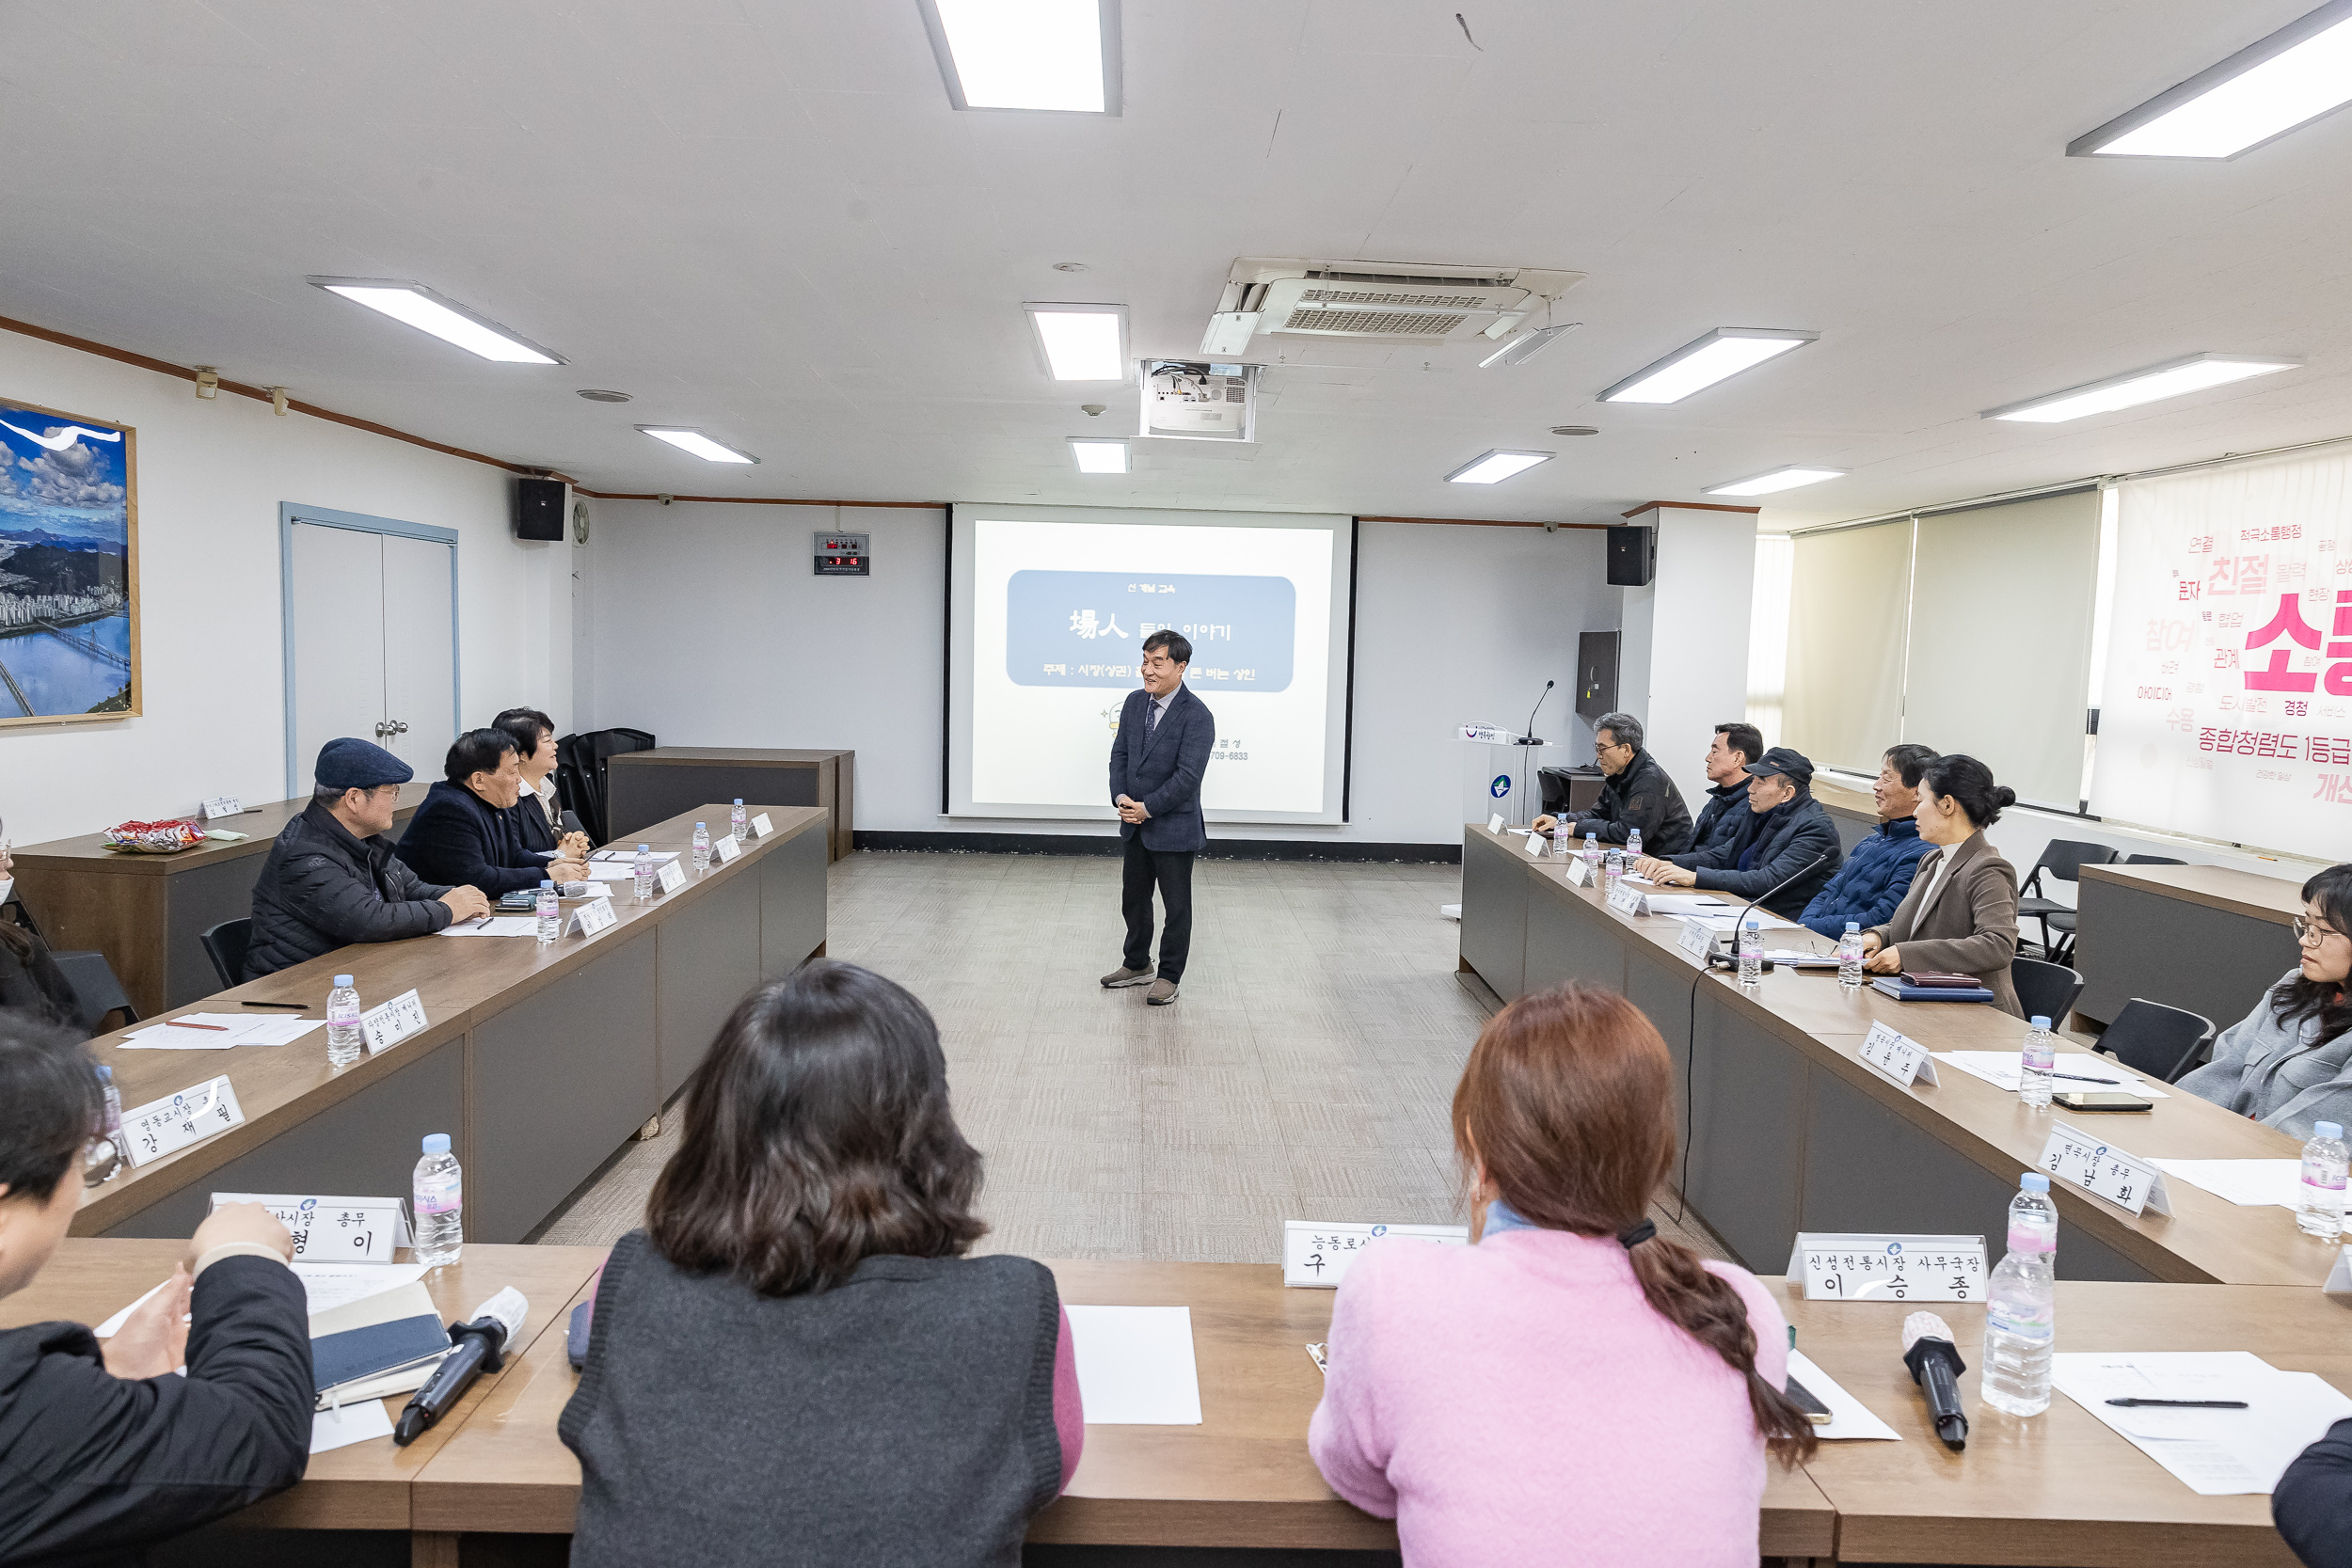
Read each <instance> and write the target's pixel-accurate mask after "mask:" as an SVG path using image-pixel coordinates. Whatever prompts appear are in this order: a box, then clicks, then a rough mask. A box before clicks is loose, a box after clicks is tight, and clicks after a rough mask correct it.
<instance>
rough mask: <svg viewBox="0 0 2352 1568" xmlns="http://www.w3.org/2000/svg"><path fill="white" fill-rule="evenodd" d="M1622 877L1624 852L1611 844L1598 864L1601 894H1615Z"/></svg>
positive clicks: (1623, 873) (1623, 872) (1623, 874)
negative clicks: (1606, 853) (1605, 855)
mask: <svg viewBox="0 0 2352 1568" xmlns="http://www.w3.org/2000/svg"><path fill="white" fill-rule="evenodd" d="M1624 876H1625V851H1624V850H1622V849H1620V848H1618V847H1616V846H1615V845H1611V846H1610V847H1609V853H1608V855H1607V857H1606V858H1604V859H1603V860H1602V861H1601V863H1600V887H1601V891H1602V892H1603V893H1614V892H1616V891H1617V883H1618V881H1619V880H1620V879H1622V878H1623V877H1624Z"/></svg>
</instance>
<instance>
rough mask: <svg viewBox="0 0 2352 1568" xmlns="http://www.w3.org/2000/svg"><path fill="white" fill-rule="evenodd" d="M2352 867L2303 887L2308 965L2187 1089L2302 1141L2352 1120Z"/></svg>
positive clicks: (2236, 1031)
mask: <svg viewBox="0 0 2352 1568" xmlns="http://www.w3.org/2000/svg"><path fill="white" fill-rule="evenodd" d="M2347 932H2352V865H2331V866H2329V867H2328V869H2327V870H2325V871H2323V872H2321V873H2320V874H2319V875H2318V876H2316V877H2313V878H2312V879H2311V880H2310V881H2308V882H2305V883H2304V884H2303V912H2302V913H2301V914H2298V915H2296V917H2295V940H2296V942H2298V943H2300V944H2301V946H2302V949H2303V961H2302V963H2300V964H2299V965H2297V966H2296V968H2294V969H2290V970H2288V971H2287V972H2286V974H2283V975H2281V976H2280V979H2279V983H2278V984H2277V985H2275V986H2272V987H2271V988H2270V989H2269V990H2267V991H2265V992H2264V993H2263V998H2262V1000H2261V1001H2259V1002H2257V1003H2256V1004H2255V1005H2254V1010H2253V1011H2252V1012H2250V1013H2248V1014H2247V1015H2246V1016H2245V1017H2244V1018H2242V1019H2240V1020H2238V1021H2237V1022H2235V1023H2233V1024H2232V1025H2231V1026H2230V1027H2229V1028H2228V1029H2226V1030H2224V1031H2223V1032H2222V1035H2221V1037H2220V1038H2219V1039H2217V1040H2216V1041H2214V1043H2213V1060H2212V1061H2210V1062H2208V1063H2206V1064H2205V1065H2204V1066H2203V1067H2201V1068H2199V1069H2197V1070H2196V1071H2194V1072H2192V1073H2190V1074H2189V1075H2188V1076H2187V1077H2185V1078H2183V1079H2182V1080H2181V1083H2180V1086H2181V1087H2182V1088H2185V1089H2186V1090H2187V1091H2188V1092H2189V1093H2191V1094H2193V1095H2196V1096H2197V1097H2199V1098H2200V1099H2202V1100H2210V1101H2213V1102H2214V1103H2215V1104H2216V1105H2226V1106H2228V1107H2229V1108H2230V1109H2231V1110H2233V1111H2235V1112H2236V1113H2238V1115H2240V1116H2244V1117H2253V1118H2254V1119H2255V1120H2256V1121H2259V1122H2261V1123H2262V1124H2263V1125H2264V1126H2265V1127H2276V1128H2278V1129H2279V1130H2280V1132H2287V1133H2290V1134H2292V1135H2293V1136H2295V1137H2297V1138H2308V1137H2310V1136H2311V1135H2312V1123H2313V1122H2315V1121H2334V1122H2342V1121H2346V1120H2352V1006H2348V1005H2347V1004H2346V1002H2345V999H2344V978H2345V976H2347V975H2352V935H2347V934H2346V933H2347Z"/></svg>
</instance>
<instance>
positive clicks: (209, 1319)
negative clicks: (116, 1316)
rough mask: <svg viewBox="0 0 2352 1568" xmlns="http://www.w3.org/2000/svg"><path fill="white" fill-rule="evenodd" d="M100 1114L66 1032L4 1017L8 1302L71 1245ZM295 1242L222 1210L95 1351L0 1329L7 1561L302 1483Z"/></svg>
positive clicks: (306, 1400) (0, 1164) (303, 1382)
mask: <svg viewBox="0 0 2352 1568" xmlns="http://www.w3.org/2000/svg"><path fill="white" fill-rule="evenodd" d="M99 1112H100V1100H99V1090H98V1078H97V1070H96V1069H95V1067H94V1066H93V1064H92V1063H91V1061H90V1059H89V1057H88V1055H87V1053H85V1052H84V1051H83V1049H82V1047H81V1046H80V1044H79V1043H77V1042H76V1040H75V1038H74V1037H73V1036H72V1034H70V1033H68V1032H67V1031H65V1030H62V1029H58V1028H56V1027H55V1026H54V1025H50V1024H45V1023H40V1022H35V1021H33V1020H30V1019H26V1018H24V1017H22V1016H13V1015H8V1014H0V1296H6V1295H9V1294H11V1293H13V1292H15V1291H21V1290H23V1289H24V1287H25V1286H26V1285H29V1284H30V1283H32V1280H33V1276H34V1275H36V1274H38V1273H40V1268H41V1266H42V1265H43V1264H44V1263H46V1262H48V1261H49V1259H50V1256H51V1255H52V1254H54V1253H55V1252H56V1250H57V1246H58V1243H60V1242H62V1241H63V1240H64V1239H65V1233H66V1228H67V1227H68V1226H69V1225H71V1224H72V1220H73V1211H74V1209H75V1208H76V1207H77V1206H78V1205H79V1204H80V1201H81V1197H82V1182H81V1170H80V1165H81V1157H82V1146H83V1145H84V1144H85V1143H87V1141H88V1139H89V1135H90V1133H91V1132H92V1131H93V1130H94V1129H95V1128H96V1126H97V1124H98V1117H99ZM293 1252H294V1242H293V1240H292V1238H290V1237H289V1236H288V1235H287V1234H286V1227H284V1226H282V1225H280V1224H278V1221H277V1220H276V1219H274V1218H273V1217H271V1215H270V1213H269V1212H268V1211H267V1210H265V1209H263V1208H262V1207H261V1206H260V1205H259V1204H252V1203H230V1204H223V1205H222V1206H221V1207H220V1208H218V1209H215V1211H213V1213H212V1215H211V1216H210V1217H209V1218H207V1219H206V1220H205V1222H204V1223H203V1224H202V1225H200V1226H199V1227H197V1231H196V1238H195V1240H194V1241H193V1242H191V1243H189V1253H188V1257H187V1259H185V1260H184V1261H183V1263H182V1264H181V1265H180V1267H179V1268H178V1269H177V1270H175V1271H174V1273H173V1275H172V1277H171V1278H170V1279H169V1280H167V1282H166V1283H165V1284H164V1286H163V1288H162V1289H160V1290H158V1291H155V1293H154V1294H152V1295H151V1296H150V1297H148V1298H147V1300H146V1301H145V1302H143V1303H142V1304H140V1306H139V1307H137V1308H136V1309H135V1310H134V1311H133V1312H132V1313H131V1315H130V1317H129V1318H128V1319H127V1320H126V1321H125V1322H124V1323H123V1324H122V1326H121V1328H120V1329H119V1330H118V1331H117V1332H116V1334H115V1335H114V1337H113V1338H110V1339H108V1340H107V1341H106V1342H105V1344H104V1345H103V1347H102V1346H101V1345H100V1343H99V1341H98V1340H97V1338H95V1337H94V1336H92V1334H91V1333H90V1331H89V1330H88V1329H87V1328H85V1327H84V1326H82V1325H81V1324H80V1323H32V1324H29V1325H27V1326H25V1327H23V1328H11V1329H7V1330H0V1562H10V1563H15V1562H24V1563H31V1562H43V1563H68V1562H71V1563H91V1562H103V1561H114V1560H119V1559H121V1558H123V1557H126V1556H129V1555H130V1554H133V1553H135V1552H136V1551H137V1550H138V1549H139V1548H140V1547H143V1546H146V1545H149V1544H153V1543H155V1542H159V1541H163V1540H166V1539H167V1538H168V1537H171V1536H174V1535H178V1534H180V1533H181V1532H182V1531H183V1530H189V1529H193V1528H196V1527H197V1526H199V1525H203V1524H208V1523H210V1522H211V1521H213V1520H215V1519H218V1518H221V1517H222V1516H224V1515H226V1514H230V1513H235V1512H236V1511H237V1510H238V1509H241V1508H244V1507H246V1505H247V1504H249V1503H254V1502H258V1501H260V1500H261V1499H262V1498H263V1497H269V1496H270V1495H271V1494H273V1493H276V1492H282V1491H284V1490H285V1489H286V1488H287V1487H289V1486H292V1485H293V1484H294V1482H295V1481H300V1480H301V1479H302V1472H303V1469H304V1467H305V1466H307V1465H309V1464H310V1407H311V1404H312V1402H313V1401H314V1399H315V1395H314V1393H313V1391H312V1386H311V1381H310V1375H311V1374H310V1315H309V1306H308V1303H307V1302H306V1301H305V1299H304V1295H303V1289H302V1282H301V1281H300V1280H298V1279H296V1278H295V1277H294V1272H293V1271H292V1270H291V1269H289V1268H287V1267H286V1259H288V1258H289V1257H290V1256H292V1254H293ZM191 1310H193V1312H194V1315H195V1322H194V1324H193V1325H192V1326H191V1325H190V1324H188V1323H186V1321H185V1320H186V1318H187V1317H188V1314H189V1313H190V1311H191ZM181 1366H185V1367H186V1368H187V1375H186V1376H184V1377H183V1376H179V1375H177V1374H176V1371H175V1369H177V1368H179V1367H181Z"/></svg>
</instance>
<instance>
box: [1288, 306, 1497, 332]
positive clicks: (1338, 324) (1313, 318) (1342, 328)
mask: <svg viewBox="0 0 2352 1568" xmlns="http://www.w3.org/2000/svg"><path fill="white" fill-rule="evenodd" d="M1468 320H1470V318H1469V317H1468V316H1466V315H1463V314H1461V313H1460V312H1459V311H1456V312H1455V313H1454V314H1452V315H1447V314H1444V313H1442V312H1437V311H1432V312H1430V313H1428V314H1421V313H1418V312H1407V311H1401V310H1308V309H1297V310H1293V311H1292V312H1291V313H1290V316H1289V319H1288V320H1286V321H1284V322H1283V323H1282V325H1279V326H1277V327H1273V328H1270V329H1269V330H1271V331H1275V332H1319V333H1322V334H1323V335H1324V336H1325V337H1327V338H1333V337H1337V338H1443V337H1445V336H1446V335H1448V334H1449V333H1451V332H1453V331H1454V329H1455V328H1456V327H1458V326H1460V325H1462V324H1463V323H1464V322H1466V321H1468Z"/></svg>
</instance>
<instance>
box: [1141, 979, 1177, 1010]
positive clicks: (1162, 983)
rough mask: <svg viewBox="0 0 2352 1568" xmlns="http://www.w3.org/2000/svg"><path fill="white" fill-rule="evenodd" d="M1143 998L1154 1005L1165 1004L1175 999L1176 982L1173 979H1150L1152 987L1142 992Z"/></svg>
mask: <svg viewBox="0 0 2352 1568" xmlns="http://www.w3.org/2000/svg"><path fill="white" fill-rule="evenodd" d="M1143 1000H1144V1001H1145V1002H1147V1003H1149V1004H1150V1005H1151V1006H1154V1007H1165V1006H1168V1004H1169V1003H1171V1002H1173V1001H1175V1000H1176V982H1175V981H1173V980H1154V981H1152V989H1151V990H1148V991H1146V992H1145V993H1144V997H1143Z"/></svg>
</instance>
